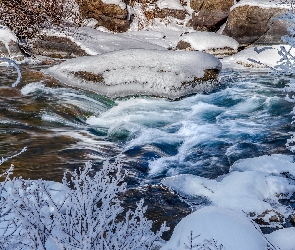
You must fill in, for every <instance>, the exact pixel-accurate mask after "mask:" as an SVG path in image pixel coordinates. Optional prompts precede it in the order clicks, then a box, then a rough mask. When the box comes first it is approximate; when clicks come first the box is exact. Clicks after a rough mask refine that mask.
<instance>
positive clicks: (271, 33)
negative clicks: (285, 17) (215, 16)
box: [222, 5, 288, 46]
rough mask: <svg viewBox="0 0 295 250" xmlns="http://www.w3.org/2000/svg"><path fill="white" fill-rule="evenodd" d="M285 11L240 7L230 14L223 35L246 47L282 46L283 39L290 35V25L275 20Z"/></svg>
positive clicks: (247, 6)
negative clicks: (261, 45) (251, 45)
mask: <svg viewBox="0 0 295 250" xmlns="http://www.w3.org/2000/svg"><path fill="white" fill-rule="evenodd" d="M285 11H286V10H285V9H280V8H260V7H259V6H249V5H244V6H238V7H236V8H234V9H233V10H232V11H231V12H230V15H229V17H228V20H227V24H226V26H225V28H224V30H223V33H222V34H224V35H227V36H231V37H233V38H234V39H236V40H237V41H238V42H239V43H240V44H241V45H244V46H247V45H250V44H257V45H259V44H280V43H282V40H281V37H282V36H283V35H286V34H287V33H288V32H287V28H288V25H287V23H285V22H284V21H282V20H278V19H275V18H277V17H278V16H279V15H281V14H283V13H284V12H285Z"/></svg>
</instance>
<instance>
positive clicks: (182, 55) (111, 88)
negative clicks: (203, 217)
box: [43, 49, 221, 98]
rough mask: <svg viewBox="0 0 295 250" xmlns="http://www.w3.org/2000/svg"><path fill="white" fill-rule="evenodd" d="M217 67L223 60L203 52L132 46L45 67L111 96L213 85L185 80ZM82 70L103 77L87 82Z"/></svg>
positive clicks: (64, 78)
mask: <svg viewBox="0 0 295 250" xmlns="http://www.w3.org/2000/svg"><path fill="white" fill-rule="evenodd" d="M200 63H202V65H200ZM216 68H217V69H221V64H220V61H219V60H218V59H217V58H215V57H214V56H212V55H210V54H207V53H203V52H197V51H168V50H167V51H162V50H148V49H144V50H141V49H131V50H121V51H115V52H110V53H105V54H102V55H98V56H90V57H89V56H86V57H80V58H74V59H71V60H68V61H66V62H63V63H62V64H60V65H57V66H53V67H51V68H49V69H47V70H43V71H44V73H47V74H50V75H51V76H53V77H55V78H56V79H58V80H60V81H61V82H63V83H65V84H67V85H70V86H74V87H78V88H82V89H89V90H92V91H95V92H98V93H100V94H103V95H107V96H110V97H117V96H127V95H137V94H145V95H156V96H166V97H169V98H177V97H179V96H182V95H186V94H189V93H195V92H200V91H208V88H209V89H211V88H212V85H211V84H209V85H208V84H206V83H205V84H204V85H202V84H198V85H197V86H195V87H194V86H193V87H192V88H193V89H192V88H189V87H188V86H189V85H188V84H185V85H184V84H183V83H186V82H193V81H194V78H195V77H197V78H202V77H203V76H204V70H206V69H216ZM78 71H80V72H81V71H83V72H85V71H86V72H90V73H92V74H96V75H100V76H101V77H102V78H103V80H102V81H101V82H91V81H87V82H86V81H85V80H82V79H80V78H77V77H75V76H74V75H73V73H72V72H78Z"/></svg>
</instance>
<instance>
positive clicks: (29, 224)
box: [7, 162, 166, 250]
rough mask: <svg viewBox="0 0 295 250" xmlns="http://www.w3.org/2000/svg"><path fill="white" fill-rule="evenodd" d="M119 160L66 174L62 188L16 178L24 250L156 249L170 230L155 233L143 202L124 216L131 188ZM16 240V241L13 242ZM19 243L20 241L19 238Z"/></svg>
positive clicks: (13, 190)
mask: <svg viewBox="0 0 295 250" xmlns="http://www.w3.org/2000/svg"><path fill="white" fill-rule="evenodd" d="M121 172H122V170H121V165H120V163H118V162H115V163H112V164H110V163H109V162H105V163H104V164H103V168H102V170H101V171H98V172H95V173H94V171H93V169H92V166H91V164H90V163H87V164H86V166H85V168H84V169H79V171H75V172H73V173H72V174H71V175H70V177H69V178H67V176H66V175H64V178H63V180H62V183H61V184H57V183H53V182H48V181H44V180H36V181H32V180H23V179H22V178H14V179H13V180H10V181H9V183H10V185H9V194H10V195H9V197H8V200H7V202H8V205H9V207H10V208H11V212H12V213H13V214H14V219H13V221H12V222H11V223H13V224H14V225H17V226H19V229H18V230H15V232H16V233H17V236H15V238H16V239H18V242H14V243H15V244H16V246H17V247H19V248H21V249H27V248H28V249H30V248H33V249H46V248H48V246H50V248H51V249H85V250H86V249H87V250H88V249H89V250H90V249H126V250H127V249H128V250H129V249H152V248H153V247H155V246H156V245H157V241H158V240H160V236H161V235H162V233H163V232H164V231H165V230H166V227H165V225H162V227H161V229H160V230H159V231H158V232H157V233H153V232H152V231H151V227H152V222H151V221H148V220H147V219H146V218H145V217H144V213H145V211H146V208H145V207H143V201H140V202H139V203H138V204H137V208H136V209H135V211H130V210H129V211H128V212H127V213H125V214H124V213H123V208H122V207H121V201H120V200H119V199H118V195H119V194H120V193H123V192H124V191H125V190H126V184H125V183H124V180H123V178H124V175H122V173H121ZM11 239H12V238H11ZM14 241H15V240H14Z"/></svg>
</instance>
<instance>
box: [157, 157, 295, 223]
mask: <svg viewBox="0 0 295 250" xmlns="http://www.w3.org/2000/svg"><path fill="white" fill-rule="evenodd" d="M294 168H295V163H294V162H293V158H292V156H286V155H271V156H261V157H255V158H249V159H245V160H240V161H238V162H236V163H235V164H234V165H233V166H232V168H231V171H230V173H229V174H226V175H223V176H220V177H219V178H217V179H213V180H212V179H207V178H203V177H199V176H194V175H189V174H187V175H178V176H174V177H168V178H166V179H164V180H162V184H164V185H166V186H168V187H170V188H172V189H173V190H175V191H176V192H178V193H179V194H181V195H184V196H188V197H196V196H199V197H200V196H201V197H207V199H208V200H209V201H210V202H211V203H212V205H214V206H218V207H221V208H228V209H232V210H235V211H244V212H245V213H247V214H252V216H253V219H255V215H262V216H258V218H259V219H260V220H261V221H264V222H265V223H268V224H270V223H271V222H277V223H281V222H282V221H283V219H282V220H281V219H280V218H279V217H280V216H282V217H285V218H287V217H288V216H290V213H292V211H290V210H289V209H288V208H287V207H286V206H284V205H282V204H281V203H280V202H279V197H284V198H288V197H290V196H291V195H292V194H293V193H294V192H295V183H294V182H293V181H290V179H288V178H287V177H286V176H285V175H282V173H287V172H289V173H290V174H291V175H293V174H294ZM272 215H275V216H277V217H278V218H279V219H278V220H277V221H271V220H270V217H271V216H272Z"/></svg>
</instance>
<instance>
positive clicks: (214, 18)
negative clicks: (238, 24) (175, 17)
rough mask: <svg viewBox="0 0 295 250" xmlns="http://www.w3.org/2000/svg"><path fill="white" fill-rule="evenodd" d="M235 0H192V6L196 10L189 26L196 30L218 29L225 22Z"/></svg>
mask: <svg viewBox="0 0 295 250" xmlns="http://www.w3.org/2000/svg"><path fill="white" fill-rule="evenodd" d="M234 2H235V1H234V0H207V1H206V0H191V1H190V7H191V8H192V9H193V10H194V11H195V13H194V14H193V16H192V19H191V20H190V21H189V26H192V27H193V28H194V29H195V30H208V31H217V30H218V29H219V28H220V26H221V25H222V24H224V23H225V21H226V19H227V17H228V15H229V13H230V8H231V7H232V6H233V5H234Z"/></svg>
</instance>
